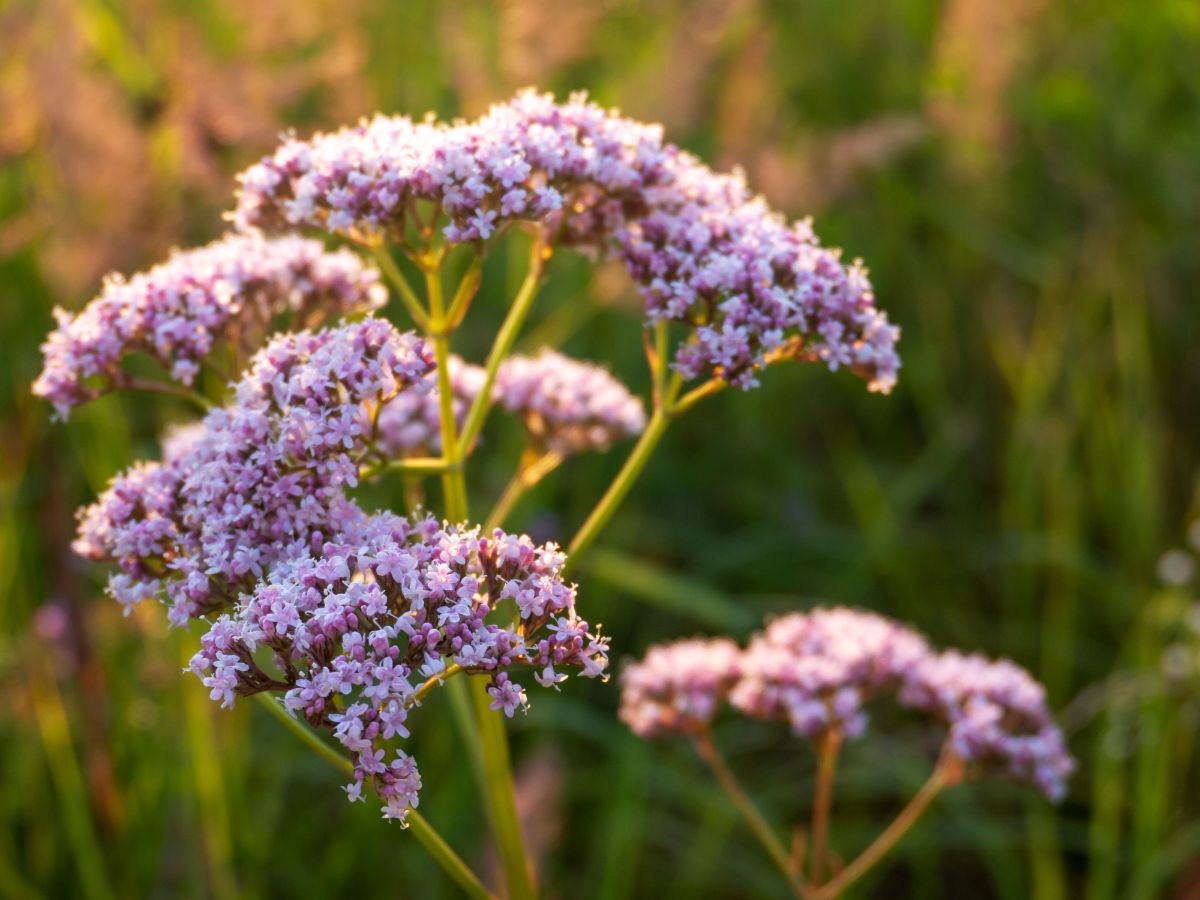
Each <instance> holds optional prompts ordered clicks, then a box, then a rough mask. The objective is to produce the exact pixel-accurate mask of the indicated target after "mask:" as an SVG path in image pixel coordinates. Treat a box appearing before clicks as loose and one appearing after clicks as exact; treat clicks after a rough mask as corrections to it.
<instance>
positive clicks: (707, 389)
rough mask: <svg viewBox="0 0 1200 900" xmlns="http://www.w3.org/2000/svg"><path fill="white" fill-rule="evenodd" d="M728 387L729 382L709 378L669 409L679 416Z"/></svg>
mask: <svg viewBox="0 0 1200 900" xmlns="http://www.w3.org/2000/svg"><path fill="white" fill-rule="evenodd" d="M727 387H729V382H728V381H725V380H724V379H723V378H710V379H709V380H708V381H706V382H704V384H702V385H700V386H699V387H695V388H692V389H691V390H690V391H688V392H687V393H686V394H684V395H683V396H682V397H680V398H679V399H678V400H677V401H676V402H675V405H674V406H673V407H672V408H671V413H672V414H673V415H676V416H681V415H683V414H684V413H685V412H687V411H688V410H689V409H691V408H692V407H693V406H695V405H696V404H697V403H699V402H700V401H701V400H704V399H705V398H707V397H711V396H712V395H713V394H717V393H720V392H721V391H723V390H724V389H725V388H727Z"/></svg>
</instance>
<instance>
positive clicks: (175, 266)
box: [33, 234, 387, 417]
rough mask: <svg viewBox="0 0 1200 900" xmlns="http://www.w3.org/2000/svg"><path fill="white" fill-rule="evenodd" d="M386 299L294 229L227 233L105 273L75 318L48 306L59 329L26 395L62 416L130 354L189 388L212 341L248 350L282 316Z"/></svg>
mask: <svg viewBox="0 0 1200 900" xmlns="http://www.w3.org/2000/svg"><path fill="white" fill-rule="evenodd" d="M386 299H387V295H386V292H385V290H384V288H383V286H382V285H381V284H380V283H379V275H378V273H377V272H375V270H374V269H371V268H368V267H366V266H364V265H363V264H362V262H361V260H359V258H358V257H357V256H356V255H354V254H353V253H350V252H349V251H346V250H342V251H338V252H333V253H331V252H328V251H326V250H325V249H324V248H323V247H322V246H321V244H320V242H318V241H314V240H305V239H303V238H299V237H295V236H288V237H280V238H274V239H268V238H264V237H261V236H259V235H254V234H248V235H229V236H227V237H225V238H222V239H221V240H218V241H215V242H214V243H211V244H209V245H208V246H206V247H201V248H199V249H196V250H188V251H186V252H177V253H175V254H174V255H173V256H172V257H171V258H170V259H169V260H167V261H166V262H165V263H162V264H161V265H158V266H155V267H154V268H152V269H150V270H149V271H147V272H144V273H141V274H138V275H135V276H134V277H133V278H130V279H128V280H125V279H123V278H120V277H117V276H110V277H109V278H108V280H107V281H105V283H104V288H103V290H102V291H101V293H100V295H99V296H98V297H97V298H96V299H95V300H93V301H92V302H91V303H89V304H88V305H87V306H86V307H85V308H84V309H83V310H82V311H81V312H79V313H78V314H77V315H74V316H73V315H71V314H70V313H67V312H65V311H64V310H61V309H58V310H55V316H56V318H57V319H58V328H57V329H56V330H54V331H53V332H51V333H50V336H49V337H48V338H47V340H46V342H45V344H44V345H43V346H42V352H43V354H44V356H45V366H44V368H43V371H42V374H41V375H40V377H39V378H38V379H37V381H36V382H34V385H33V392H34V393H35V394H36V395H38V396H40V397H44V398H45V399H47V400H49V401H50V402H51V403H53V404H54V406H55V408H56V410H57V411H58V414H59V415H60V416H63V417H66V416H67V415H68V413H69V412H70V411H71V409H72V408H73V407H75V406H78V405H79V404H81V403H84V402H87V401H88V400H92V399H94V398H96V397H98V396H100V395H102V394H104V393H106V392H108V391H110V390H113V389H115V388H119V387H122V386H126V385H127V384H128V383H129V379H128V377H127V376H126V374H125V373H124V371H123V369H122V368H121V361H122V359H124V358H125V357H126V356H128V355H129V354H131V353H135V352H141V353H145V354H148V355H149V356H151V357H152V358H153V359H155V360H156V361H157V362H158V363H160V364H161V365H162V367H163V368H164V369H165V370H166V371H167V372H168V374H169V375H170V377H171V378H172V379H173V380H174V381H176V382H178V383H180V384H184V385H190V384H192V382H193V381H194V380H195V377H196V374H197V373H198V372H199V369H200V363H201V361H202V360H203V359H204V358H205V357H206V356H207V355H208V354H209V353H210V351H212V349H213V348H214V346H215V345H216V344H217V343H218V342H221V341H233V342H234V343H235V345H236V346H237V349H238V350H239V351H246V352H248V351H249V350H250V349H252V348H253V347H254V346H255V345H256V343H257V342H258V341H259V340H261V338H262V336H263V334H264V333H265V331H266V329H267V328H268V327H269V325H270V323H271V321H272V320H273V319H274V318H275V317H276V316H278V315H280V314H282V313H285V312H290V313H292V314H293V316H294V321H295V322H298V323H303V324H305V325H315V324H317V323H318V322H319V321H320V320H322V319H323V318H325V317H329V316H338V315H342V314H346V313H352V312H361V311H369V310H373V309H377V308H378V307H380V306H382V305H383V304H384V302H385V301H386Z"/></svg>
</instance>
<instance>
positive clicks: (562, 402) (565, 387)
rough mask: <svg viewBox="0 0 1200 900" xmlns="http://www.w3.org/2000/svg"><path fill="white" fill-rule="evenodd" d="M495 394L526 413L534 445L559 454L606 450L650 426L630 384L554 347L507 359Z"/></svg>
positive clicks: (501, 402)
mask: <svg viewBox="0 0 1200 900" xmlns="http://www.w3.org/2000/svg"><path fill="white" fill-rule="evenodd" d="M495 395H496V396H495V399H496V402H497V403H499V405H500V406H501V407H503V408H504V409H506V410H507V411H508V412H511V413H514V414H517V415H519V416H521V417H522V419H523V421H524V422H525V427H526V429H527V430H528V432H529V436H530V439H531V441H532V442H533V443H534V445H535V446H537V447H539V448H542V449H545V450H549V451H552V452H554V453H557V454H558V455H560V456H570V455H572V454H574V453H581V452H584V451H588V450H605V449H607V448H608V447H610V446H611V445H612V444H614V443H616V442H617V441H620V440H623V439H624V438H627V437H631V436H633V435H636V434H639V433H640V432H641V431H642V429H643V428H645V427H646V411H645V409H644V408H643V406H642V401H641V400H640V399H638V398H637V397H635V396H633V394H631V393H630V392H629V388H627V387H625V385H623V384H621V382H619V381H617V379H615V378H614V377H613V376H612V375H611V374H610V373H609V372H608V371H607V370H606V369H602V368H600V367H599V366H596V365H593V364H591V363H586V362H580V361H578V360H574V359H571V358H570V357H567V356H563V355H562V354H561V353H556V352H554V351H553V350H543V351H542V352H541V353H539V354H538V355H537V356H511V357H509V358H508V359H506V360H505V361H504V362H503V363H502V364H501V366H500V370H499V371H498V372H497V374H496V390H495Z"/></svg>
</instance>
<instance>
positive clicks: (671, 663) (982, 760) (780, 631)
mask: <svg viewBox="0 0 1200 900" xmlns="http://www.w3.org/2000/svg"><path fill="white" fill-rule="evenodd" d="M621 684H622V693H621V712H620V716H621V719H622V721H624V722H625V723H626V724H628V725H629V726H630V728H632V729H633V731H634V732H635V733H637V734H639V735H641V736H642V737H659V736H661V735H665V734H686V733H689V732H693V731H695V730H696V729H698V728H705V727H707V726H708V724H709V722H710V721H711V719H712V718H713V716H714V714H715V711H716V710H717V708H718V707H719V706H720V704H721V703H722V702H724V701H728V703H729V704H730V705H731V706H732V707H734V708H735V709H737V710H738V711H739V712H741V713H743V714H744V715H747V716H749V717H751V718H757V719H768V720H776V721H784V722H787V723H788V725H790V726H791V728H792V731H793V732H794V733H796V734H797V735H800V736H802V737H805V738H817V737H819V736H820V735H822V734H824V733H825V732H827V731H828V730H829V729H831V728H836V729H838V730H839V731H840V733H841V734H843V735H844V736H846V737H855V736H858V735H861V734H862V733H863V730H864V729H865V727H866V724H867V719H866V713H865V712H864V709H863V705H864V703H865V702H866V701H868V700H870V699H872V698H875V697H878V696H881V695H883V694H890V695H892V696H894V697H895V698H896V699H897V700H898V701H899V703H900V704H901V705H902V706H904V707H907V708H909V709H913V710H916V711H918V712H921V713H923V714H925V715H928V716H930V717H932V718H934V719H937V720H938V721H940V722H943V723H944V724H946V725H948V726H949V734H948V735H947V738H946V746H947V748H948V749H949V750H950V752H952V753H953V754H954V755H955V756H956V757H957V758H958V759H959V760H961V761H962V762H964V763H966V764H968V766H969V769H968V771H969V772H973V773H975V774H980V775H982V774H991V773H1000V774H1004V775H1007V776H1009V777H1011V778H1014V779H1016V780H1018V781H1023V782H1027V783H1030V784H1032V785H1034V786H1035V787H1036V788H1038V789H1039V790H1040V791H1042V792H1043V793H1044V794H1046V795H1047V796H1048V797H1050V798H1051V799H1055V800H1057V799H1059V798H1061V797H1062V795H1063V794H1064V792H1065V790H1066V779H1067V777H1068V776H1069V775H1070V774H1071V772H1072V770H1073V769H1074V762H1073V760H1072V759H1071V756H1070V753H1069V752H1068V750H1067V748H1066V744H1065V742H1064V740H1063V736H1062V732H1061V731H1060V730H1059V729H1058V727H1057V726H1056V725H1055V724H1054V722H1053V720H1052V718H1051V716H1050V712H1049V710H1048V709H1047V706H1046V692H1045V690H1044V688H1042V686H1041V685H1040V684H1038V683H1037V682H1036V681H1035V680H1034V679H1033V678H1032V677H1031V676H1030V675H1029V673H1028V672H1026V671H1025V670H1024V669H1022V668H1021V667H1019V666H1017V665H1016V664H1014V663H1012V662H1009V661H1007V660H1001V661H997V662H993V661H989V660H987V659H985V658H984V657H982V656H965V655H963V654H961V653H959V652H957V651H955V650H948V651H946V652H944V653H938V652H936V651H934V650H933V649H932V648H931V647H930V646H929V645H928V643H926V641H925V639H924V638H923V637H921V635H919V634H917V633H916V632H915V631H913V630H911V629H909V628H907V627H905V626H903V625H901V624H899V623H897V622H894V621H892V620H890V619H887V618H884V617H883V616H878V615H875V614H873V613H866V612H860V611H856V610H851V609H845V608H840V607H839V608H833V609H815V610H813V611H811V612H808V613H794V614H791V615H787V616H782V617H780V618H778V619H775V620H774V621H772V622H770V623H769V624H768V626H767V627H766V629H764V630H763V631H762V632H761V633H760V634H757V635H755V636H754V637H753V638H752V639H751V641H750V643H749V645H748V646H747V647H746V649H745V650H738V649H737V648H736V646H734V645H733V644H732V643H731V642H729V641H724V640H715V641H704V640H697V639H692V640H684V641H679V642H677V643H674V644H667V645H662V646H657V647H652V648H651V649H650V651H649V652H648V653H647V655H646V658H645V659H644V660H643V661H641V662H639V663H636V664H634V665H631V666H629V667H628V668H627V669H626V670H625V671H624V672H623V673H622V676H621Z"/></svg>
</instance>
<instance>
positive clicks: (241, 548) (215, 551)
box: [75, 319, 433, 624]
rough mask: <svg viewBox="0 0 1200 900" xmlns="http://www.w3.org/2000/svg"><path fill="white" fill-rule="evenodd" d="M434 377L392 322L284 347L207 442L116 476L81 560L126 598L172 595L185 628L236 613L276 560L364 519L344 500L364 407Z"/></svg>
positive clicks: (217, 415)
mask: <svg viewBox="0 0 1200 900" xmlns="http://www.w3.org/2000/svg"><path fill="white" fill-rule="evenodd" d="M432 368H433V360H432V357H431V354H430V353H429V352H428V350H427V348H426V347H425V345H424V343H423V342H422V341H421V340H420V339H418V338H415V337H413V336H412V335H408V334H400V333H399V332H397V331H396V330H395V328H393V327H392V326H391V325H389V324H388V323H386V322H384V321H382V320H378V319H366V320H364V321H362V322H359V323H356V324H352V325H345V326H342V327H340V328H336V329H329V330H325V331H320V332H316V333H310V332H300V333H297V334H288V335H283V336H281V337H278V338H276V339H274V340H273V341H271V342H270V343H269V344H268V345H267V346H266V347H265V348H264V349H263V350H261V351H260V352H259V353H258V354H256V355H255V357H254V358H253V360H252V361H251V364H250V366H249V368H248V370H247V372H246V374H245V376H244V377H243V378H242V380H241V381H240V382H239V383H238V384H237V385H236V388H235V399H234V401H233V402H232V403H231V404H230V405H229V406H228V407H226V408H223V409H218V410H214V411H213V412H211V413H210V414H209V415H208V416H207V417H206V418H205V420H204V423H203V424H204V431H203V434H201V435H199V436H196V435H192V436H191V437H190V445H189V446H184V447H182V448H180V450H179V455H168V457H167V458H166V459H165V460H164V462H162V463H143V464H140V465H137V466H134V467H133V468H132V469H130V470H129V471H127V472H126V473H124V474H123V475H120V476H118V477H117V478H116V479H114V481H113V483H112V485H111V486H110V487H109V489H108V490H107V491H106V492H105V493H104V494H102V495H101V496H100V498H99V499H98V500H97V501H96V502H95V503H94V504H93V505H92V506H91V507H89V508H88V509H86V510H85V511H84V512H83V513H82V515H81V523H80V529H79V537H78V539H77V540H76V542H75V549H76V550H77V552H79V553H81V554H83V555H85V556H88V557H91V558H94V559H106V560H111V561H114V562H116V563H117V564H118V565H119V567H120V570H121V571H120V572H118V573H116V574H114V575H113V576H112V577H111V578H110V581H109V591H110V593H111V594H112V595H113V596H114V597H115V598H116V599H117V600H119V601H120V602H122V603H123V604H126V605H127V606H128V605H130V604H133V603H136V602H138V601H140V600H143V599H145V598H147V597H151V596H159V597H161V598H163V599H165V600H167V601H168V603H169V605H170V606H171V618H172V621H173V622H175V623H177V624H178V623H181V622H184V621H186V620H187V619H188V618H190V617H195V616H198V615H203V614H204V613H206V612H209V611H212V610H214V609H217V608H220V607H222V606H225V605H228V604H230V603H232V602H233V601H234V600H235V599H236V598H237V595H238V593H239V592H240V591H242V590H247V589H249V587H250V586H252V585H253V584H254V582H255V581H257V579H258V578H259V577H260V576H261V575H262V573H263V571H264V569H265V568H266V567H268V566H269V565H271V564H272V563H273V562H275V561H276V560H279V559H282V558H287V557H290V556H295V555H296V554H297V553H303V552H308V551H309V550H312V549H318V548H319V547H320V546H321V544H322V542H323V541H325V540H327V539H329V537H330V536H331V535H333V534H336V533H338V532H340V531H342V530H344V529H345V527H347V525H349V524H351V523H353V522H354V521H355V520H357V519H359V518H361V516H362V513H361V512H360V511H359V510H358V508H357V507H356V506H355V505H354V504H353V503H351V502H350V501H348V500H347V499H346V497H345V490H344V489H345V487H346V486H351V485H354V484H355V483H356V481H357V477H358V469H359V460H360V457H361V456H362V454H363V452H364V449H365V435H364V430H365V429H364V422H363V416H362V409H363V406H364V405H365V404H379V403H386V402H387V401H388V400H390V399H391V398H393V397H394V396H396V395H397V394H398V393H399V392H400V391H401V390H403V389H404V388H406V387H408V386H410V385H412V384H415V383H418V382H420V381H422V380H424V379H428V378H429V373H430V372H431V370H432Z"/></svg>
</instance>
